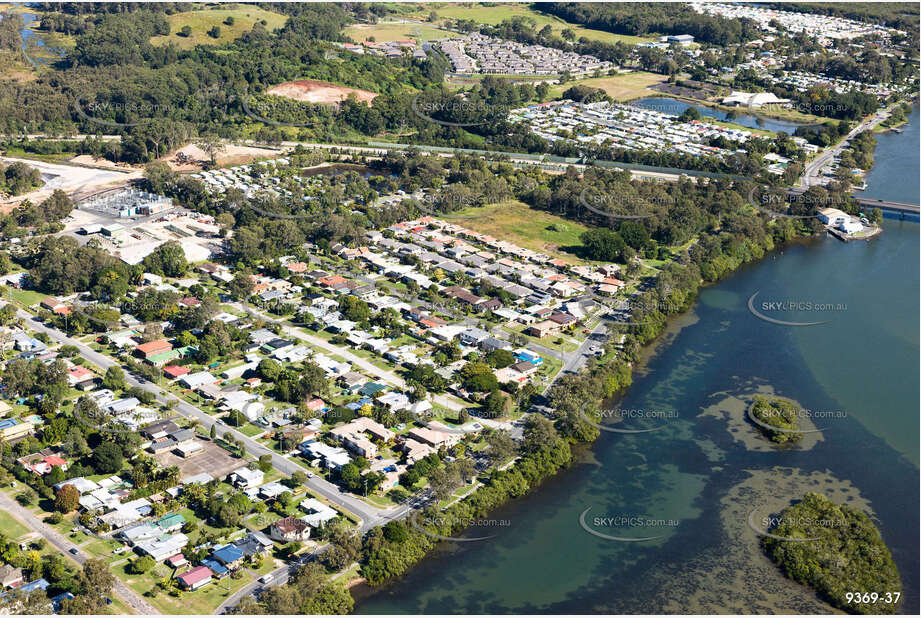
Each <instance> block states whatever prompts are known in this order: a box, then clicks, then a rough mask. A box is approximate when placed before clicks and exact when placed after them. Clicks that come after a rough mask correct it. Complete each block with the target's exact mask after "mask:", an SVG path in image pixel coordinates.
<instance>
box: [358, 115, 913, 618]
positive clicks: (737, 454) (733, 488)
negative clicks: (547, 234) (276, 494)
mask: <svg viewBox="0 0 921 618" xmlns="http://www.w3.org/2000/svg"><path fill="white" fill-rule="evenodd" d="M917 129H918V113H917V109H916V110H915V111H914V113H913V114H912V124H911V126H910V127H909V130H906V132H905V134H903V135H896V134H884V135H881V136H880V140H879V147H878V150H877V154H876V161H877V168H876V169H875V170H874V172H873V173H872V174H871V175H870V177H869V178H868V183H869V187H868V189H867V191H866V194H867V195H870V196H873V197H885V198H888V199H891V200H898V201H905V202H912V203H918V201H919V196H918V185H917V179H918V169H919V162H918V151H919V145H918V130H917ZM884 166H895V171H891V172H890V171H888V170H887V169H885V167H884ZM897 180H898V182H897ZM918 239H919V228H918V224H916V223H910V222H902V221H893V220H886V223H885V231H884V233H883V234H882V235H881V236H879V237H877V238H875V239H873V240H871V241H869V242H851V243H842V242H840V241H838V240H835V239H832V238H829V237H823V238H817V239H813V240H809V241H805V242H801V243H797V244H795V245H793V246H790V247H787V248H785V249H784V250H783V251H777V252H775V253H774V254H772V255H769V256H767V257H766V258H765V259H764V260H762V261H761V262H760V263H758V264H754V265H751V266H748V267H745V268H742V269H740V270H739V271H737V272H736V273H734V274H733V275H732V276H730V277H729V278H727V279H726V280H725V281H723V282H721V283H720V284H718V285H715V286H712V287H709V288H707V289H705V290H703V291H702V292H701V295H700V299H699V302H698V303H697V305H696V306H695V307H694V310H693V311H692V312H691V313H689V314H688V315H686V316H682V317H681V318H680V319H678V320H676V321H675V323H674V324H672V325H671V327H670V329H669V331H668V332H667V333H666V335H665V336H664V337H663V338H662V339H661V341H660V343H659V344H658V345H657V349H656V350H655V352H654V353H651V354H650V358H649V359H648V361H647V362H646V363H645V364H644V366H643V367H642V369H641V370H640V371H639V373H638V374H637V376H636V379H635V382H634V384H633V386H632V387H631V388H630V390H629V392H628V394H627V395H626V397H625V399H624V400H623V401H622V402H618V404H617V406H616V407H618V408H623V409H630V410H640V411H647V412H649V414H648V416H654V415H655V414H661V417H660V419H659V420H645V421H638V420H630V421H624V423H627V424H628V425H629V426H631V427H636V428H638V427H646V428H651V427H659V428H660V429H659V430H657V431H652V432H649V433H644V434H633V435H627V434H616V433H611V432H602V436H601V437H600V438H599V440H598V441H597V442H596V443H594V444H593V445H592V446H591V447H590V448H585V449H583V450H582V451H580V452H579V456H578V458H577V463H576V464H575V465H573V466H572V467H571V468H570V469H569V470H567V471H565V472H564V473H562V474H560V475H558V476H557V477H555V478H554V479H552V480H551V481H550V482H548V483H547V484H545V485H544V486H542V487H541V488H539V489H538V490H536V491H535V492H534V493H533V494H532V495H531V496H528V497H526V498H524V499H521V500H518V501H515V502H514V503H512V504H510V505H508V506H506V507H505V508H503V509H501V510H499V511H497V512H495V513H494V514H491V516H490V517H494V518H495V519H497V520H500V519H501V520H508V522H509V525H508V526H505V527H503V528H501V529H497V530H496V531H495V532H496V536H495V538H492V539H489V540H485V541H479V542H470V543H445V544H443V547H442V548H441V549H440V550H439V551H438V552H436V553H434V554H433V555H431V556H430V557H429V558H427V559H426V560H425V561H424V562H423V563H422V564H421V565H420V566H418V567H417V568H415V569H413V570H412V571H411V573H410V574H409V575H408V576H407V577H405V578H404V579H403V580H401V581H400V582H398V583H396V584H394V585H393V586H390V587H385V588H381V589H377V590H374V591H370V590H367V589H364V588H359V589H356V590H355V594H356V597H357V598H358V603H357V604H356V612H358V613H365V614H375V613H395V614H399V613H472V614H477V613H509V612H519V613H521V612H523V613H529V612H530V613H594V612H610V613H640V612H642V613H656V612H679V613H709V612H716V613H727V612H739V613H751V612H760V613H801V612H805V613H814V612H818V613H831V612H832V610H831V608H830V606H828V605H826V604H825V603H823V602H822V601H821V600H819V599H817V598H816V597H815V595H814V594H812V593H811V592H810V591H809V590H807V589H805V588H804V587H802V586H799V585H797V584H795V583H793V582H791V581H789V580H787V579H785V578H784V577H783V576H782V575H781V574H780V573H779V571H778V570H777V569H776V568H775V567H774V566H773V564H772V563H771V562H770V561H769V560H768V559H767V558H766V557H765V556H764V554H763V552H762V551H761V550H760V547H759V536H758V534H757V533H756V532H755V531H754V529H753V527H754V528H760V529H763V528H764V527H767V526H764V525H760V526H759V525H758V522H762V521H764V518H765V517H767V516H770V515H771V514H776V513H777V512H778V511H779V510H780V509H782V508H783V507H785V506H787V505H788V504H790V503H791V501H795V500H797V499H798V498H800V497H801V496H802V495H803V493H804V492H806V491H818V492H820V493H824V494H825V495H828V496H829V497H830V498H832V499H834V500H835V501H838V502H844V503H847V504H849V505H851V506H853V507H854V508H858V509H860V510H862V511H864V512H866V513H867V514H868V515H870V516H871V517H872V518H873V519H874V522H875V523H876V524H877V525H878V527H879V529H880V531H881V533H882V535H883V538H884V540H885V541H886V543H887V544H888V546H889V547H890V548H891V549H892V552H893V556H894V558H895V560H896V563H897V565H898V567H899V571H900V574H901V577H902V581H903V589H902V590H901V591H900V592H902V595H903V598H904V603H903V606H902V608H901V611H902V612H904V613H917V612H918V609H919V602H918V587H917V582H918V578H919V564H918V555H919V554H918V552H919V530H918V521H917V513H918V510H919V504H918V485H919V470H918V452H919V443H918V434H919V415H918V410H919V399H918V392H919V378H918V375H919V362H918V349H919V327H918V298H919V270H918V263H919V245H918ZM755 293H758V294H759V296H758V300H757V303H758V304H756V305H755V307H756V309H757V308H763V307H764V306H763V305H761V303H762V302H763V301H790V300H792V301H797V302H800V303H812V309H811V310H810V309H809V308H808V307H807V306H804V305H801V310H799V311H796V312H786V313H781V312H778V311H766V310H763V311H762V313H765V314H768V315H769V317H773V318H775V319H781V320H785V321H822V322H824V323H823V324H819V325H815V326H807V327H791V326H784V325H779V324H775V323H770V322H767V321H764V320H761V319H758V318H757V317H756V316H754V315H753V314H752V312H751V311H749V308H748V301H749V298H751V296H752V295H753V294H755ZM818 305H823V310H822V311H817V310H816V309H815V308H816V307H817V306H818ZM825 306H827V307H828V308H827V309H826V308H825ZM755 393H777V394H780V395H783V396H786V397H788V398H790V399H793V400H795V401H796V402H798V403H799V404H800V409H802V410H806V411H809V412H808V418H806V419H805V420H804V421H803V424H804V427H809V428H816V429H819V430H820V431H818V432H815V433H811V434H806V436H805V437H804V438H803V440H802V442H801V443H800V444H799V445H798V446H796V447H792V448H787V449H778V448H776V447H773V446H771V445H770V444H769V443H767V442H766V441H765V440H764V439H763V438H761V437H760V436H759V435H758V434H757V433H756V432H755V431H754V429H753V427H752V425H751V424H750V423H748V422H746V420H745V418H744V415H745V409H746V406H747V404H748V402H749V401H750V399H751V396H752V395H753V394H755ZM804 415H805V413H804ZM586 509H588V512H587V513H586ZM580 517H582V522H584V524H585V525H584V526H583V525H582V524H581V523H580ZM623 518H641V519H623ZM749 522H754V524H755V525H754V526H753V525H751V524H750V523H749ZM586 528H588V529H589V530H591V531H593V532H598V533H600V534H604V535H608V536H614V537H618V538H621V539H623V538H632V539H635V538H647V537H655V538H653V539H652V540H648V541H642V542H624V541H618V540H609V539H607V538H600V537H598V536H596V535H594V534H591V533H590V532H589V531H587V530H586Z"/></svg>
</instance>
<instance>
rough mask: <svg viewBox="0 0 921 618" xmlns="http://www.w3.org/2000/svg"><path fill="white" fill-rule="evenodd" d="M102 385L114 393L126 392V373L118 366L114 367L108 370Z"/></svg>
mask: <svg viewBox="0 0 921 618" xmlns="http://www.w3.org/2000/svg"><path fill="white" fill-rule="evenodd" d="M102 385H103V386H104V387H106V388H108V389H110V390H113V391H120V390H124V389H125V387H126V386H127V382H126V381H125V372H124V371H122V368H121V367H119V366H118V365H112V366H111V367H109V368H108V369H106V374H105V376H103V378H102Z"/></svg>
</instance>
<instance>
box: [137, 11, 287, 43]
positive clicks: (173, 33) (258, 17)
mask: <svg viewBox="0 0 921 618" xmlns="http://www.w3.org/2000/svg"><path fill="white" fill-rule="evenodd" d="M228 17H233V20H234V24H233V25H232V26H228V25H227V24H225V23H224V20H226V19H227V18H228ZM166 19H167V21H169V25H170V34H168V35H166V36H155V37H151V39H150V42H151V43H152V44H153V45H167V44H168V43H172V44H173V45H175V46H176V47H179V48H181V49H192V48H193V47H195V46H196V45H223V44H225V43H229V42H231V41H233V40H234V39H237V38H239V37H240V36H241V35H242V34H243V33H244V32H247V31H249V30H251V29H252V28H253V24H255V23H256V22H258V21H263V20H264V21H265V22H266V25H265V27H266V29H267V30H269V31H271V30H277V29H279V28H281V27H282V26H284V25H285V22H286V21H287V19H288V18H287V17H286V16H284V15H280V14H278V13H274V12H272V11H266V10H265V9H261V8H259V7H256V6H253V5H247V4H236V5H232V4H225V5H221V8H208V9H203V10H195V11H185V12H181V13H174V14H172V15H167V16H166ZM183 26H189V27H190V28H191V29H192V34H191V35H189V36H188V37H184V36H182V35H180V34H179V31H180V30H181V29H182V27H183ZM213 26H218V27H219V28H220V29H221V35H220V37H218V38H216V39H214V38H211V37H210V36H208V30H210V29H211V28H212V27H213Z"/></svg>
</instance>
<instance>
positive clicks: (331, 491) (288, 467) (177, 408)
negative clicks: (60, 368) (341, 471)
mask: <svg viewBox="0 0 921 618" xmlns="http://www.w3.org/2000/svg"><path fill="white" fill-rule="evenodd" d="M18 315H19V317H21V318H22V319H23V320H24V321H25V322H26V323H27V324H28V326H29V328H32V329H33V330H36V331H39V332H44V333H46V334H47V335H48V336H49V337H51V339H52V340H54V341H56V342H58V343H61V344H69V345H72V346H76V347H77V348H78V349H79V350H80V354H81V355H82V356H84V357H85V358H86V359H87V360H89V361H90V362H92V363H94V364H95V365H96V366H98V367H100V368H101V369H103V370H105V369H108V368H109V367H112V366H120V365H119V363H118V362H117V361H115V360H114V359H112V358H110V357H108V356H106V355H104V354H101V353H99V352H96V351H95V350H93V349H92V348H90V347H89V346H87V345H86V344H84V343H81V342H80V341H77V340H76V339H72V338H71V337H68V336H67V335H66V334H64V333H63V332H61V331H59V330H57V329H55V328H52V327H49V326H46V325H45V324H42V323H41V322H39V321H37V320H36V319H35V318H33V317H32V316H31V315H30V314H29V313H27V312H26V311H23V310H21V309H20V310H19V312H18ZM125 377H126V380H127V382H128V383H129V384H130V385H132V386H139V387H141V388H143V389H145V390H147V391H150V392H152V393H153V394H154V395H155V396H156V397H157V400H158V401H160V402H161V403H166V402H167V401H174V402H176V403H175V404H174V407H173V411H174V412H176V413H178V414H180V415H182V416H185V417H186V418H189V419H195V420H197V421H199V423H200V424H201V425H202V426H203V427H204V428H206V429H209V430H210V428H211V426H212V425H215V424H217V426H218V430H219V431H220V432H221V433H222V434H230V435H232V436H234V437H235V438H236V439H237V441H242V443H243V444H244V445H245V446H246V452H247V453H249V454H251V455H254V456H256V457H258V456H260V455H266V454H268V455H271V456H272V465H273V466H274V467H275V469H277V470H278V471H280V472H282V473H283V474H286V475H289V476H290V475H291V474H294V473H295V472H297V471H298V470H300V471H302V472H307V470H305V469H304V468H303V467H302V466H301V465H300V464H298V463H296V462H295V461H293V460H292V459H290V458H288V457H285V456H282V455H279V454H278V453H276V452H275V451H273V450H272V449H270V448H268V447H266V446H265V445H263V444H260V443H259V442H257V441H255V440H253V439H252V438H250V437H248V436H246V435H245V434H243V433H240V432H239V431H237V430H235V429H233V428H231V427H228V426H227V425H224V424H222V423H218V422H217V421H216V420H215V419H214V418H213V417H212V416H210V415H209V414H207V413H205V412H203V411H202V410H200V409H198V408H196V407H195V406H193V405H192V404H190V403H188V402H186V401H183V400H182V399H179V398H177V397H175V396H173V395H172V394H170V393H167V392H166V391H165V390H163V389H162V388H160V387H159V386H157V385H156V384H153V383H151V382H149V381H147V380H145V381H144V383H143V384H142V383H141V382H140V381H139V380H138V379H137V376H135V375H133V374H131V373H130V372H127V371H126V372H125ZM306 486H307V487H308V488H310V489H311V490H312V491H315V492H316V493H318V494H320V495H322V496H323V497H324V498H326V499H327V500H329V501H330V502H332V503H334V504H336V505H338V506H340V507H342V508H344V509H346V510H348V511H350V512H352V513H354V514H355V515H357V516H358V517H360V518H361V520H362V522H364V523H366V524H368V525H369V526H371V527H373V526H375V525H378V523H380V522H381V521H385V520H386V519H387V518H388V517H390V516H391V511H389V510H385V509H379V508H377V507H374V506H372V505H370V504H368V503H366V502H364V501H362V500H360V499H358V498H356V497H354V496H351V495H349V494H347V493H343V492H341V491H339V488H338V487H337V486H336V485H334V484H332V483H329V482H328V481H325V480H323V479H321V478H319V477H314V478H312V479H307V482H306Z"/></svg>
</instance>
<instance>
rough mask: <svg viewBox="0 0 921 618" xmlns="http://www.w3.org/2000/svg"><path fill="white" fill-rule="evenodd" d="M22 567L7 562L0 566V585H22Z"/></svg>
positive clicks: (9, 586)
mask: <svg viewBox="0 0 921 618" xmlns="http://www.w3.org/2000/svg"><path fill="white" fill-rule="evenodd" d="M23 581H25V580H23V577H22V569H20V568H18V567H14V566H12V565H9V564H4V565H3V566H0V587H3V588H15V587H16V586H20V585H22V582H23Z"/></svg>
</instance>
